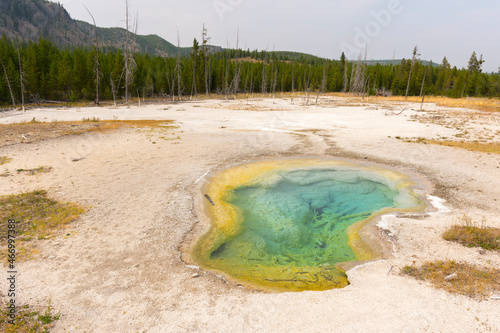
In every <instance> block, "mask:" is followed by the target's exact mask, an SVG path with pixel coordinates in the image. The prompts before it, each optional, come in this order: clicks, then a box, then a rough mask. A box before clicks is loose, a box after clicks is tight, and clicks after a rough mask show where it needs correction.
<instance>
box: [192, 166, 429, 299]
mask: <svg viewBox="0 0 500 333" xmlns="http://www.w3.org/2000/svg"><path fill="white" fill-rule="evenodd" d="M325 167H336V168H339V169H352V170H358V171H364V172H367V175H373V176H374V177H375V178H377V179H378V180H381V181H383V182H385V183H388V184H389V186H390V185H391V184H395V185H396V186H395V187H394V189H395V190H397V191H398V192H400V193H403V194H404V195H405V196H406V200H411V201H412V203H413V204H414V205H413V206H412V207H409V208H390V207H389V208H383V209H380V210H379V211H377V212H375V213H374V214H372V215H371V216H370V217H368V218H367V219H364V220H361V221H358V222H356V223H354V224H353V225H351V226H349V227H348V229H347V236H348V245H349V246H350V247H351V249H352V250H353V252H354V254H355V257H356V260H357V261H355V262H353V261H349V262H339V263H337V264H336V265H335V268H336V269H338V270H339V271H340V272H341V273H345V271H346V270H347V269H350V268H352V267H353V266H356V265H357V264H360V263H363V262H367V261H370V260H374V259H380V258H383V257H384V256H386V255H387V254H388V253H387V252H389V251H388V250H387V249H386V248H384V246H383V245H381V244H382V243H388V241H387V240H385V239H384V240H382V239H380V237H378V236H376V237H372V236H373V235H370V237H366V235H365V236H362V235H360V233H361V231H364V229H366V227H369V226H372V225H373V224H374V221H376V220H377V218H378V217H380V216H382V215H386V214H388V213H391V212H396V211H397V212H423V211H425V210H426V209H427V207H428V204H427V200H426V199H425V198H424V197H423V196H421V195H419V194H417V193H416V192H415V188H416V187H417V185H418V184H419V183H423V182H422V179H418V178H417V177H416V176H415V175H413V177H412V176H411V175H410V174H406V173H402V172H399V171H396V170H392V169H389V168H388V167H385V166H381V165H375V164H372V163H366V162H364V161H361V162H358V161H348V160H344V159H329V158H283V159H277V160H261V161H253V162H246V163H243V164H238V165H235V166H232V167H229V168H227V169H224V170H222V171H220V172H217V173H215V174H214V175H212V176H211V177H210V178H209V180H208V183H207V184H205V185H204V186H203V187H202V189H201V190H202V195H208V196H209V198H210V200H211V202H209V201H208V200H206V199H205V198H203V199H202V200H203V202H204V204H203V205H204V212H205V215H206V216H205V217H206V218H208V221H209V223H210V226H209V229H208V231H207V232H206V233H204V234H203V235H201V236H200V237H198V239H197V240H196V241H195V242H194V246H191V249H190V258H191V259H192V260H194V262H196V263H197V264H199V265H200V266H201V267H203V268H205V269H208V270H211V271H215V272H217V273H219V274H222V275H223V276H224V277H225V278H226V279H228V280H230V281H234V282H237V283H244V284H245V285H246V286H248V287H250V288H253V289H259V290H266V291H304V290H326V289H332V288H336V287H335V286H332V285H329V286H327V287H325V286H323V287H322V286H320V285H318V286H316V287H315V288H296V287H283V285H276V284H272V283H266V281H262V280H261V281H257V279H252V278H251V276H247V275H248V274H247V275H245V274H239V275H240V277H234V276H232V275H231V274H229V273H227V272H225V271H224V268H221V267H220V265H214V263H213V262H212V261H211V259H210V256H211V254H212V252H213V251H215V250H217V249H218V248H219V247H220V246H221V245H222V244H223V243H225V242H226V241H227V240H228V239H229V238H231V237H235V236H238V235H239V234H240V233H241V232H242V231H243V224H244V218H243V213H242V210H241V209H240V208H238V207H236V206H235V205H232V204H230V203H228V201H229V199H230V196H231V193H232V191H233V190H234V189H236V188H240V187H244V186H251V185H254V184H259V185H263V184H262V181H263V179H264V178H266V179H269V178H270V179H272V178H273V175H276V176H277V177H279V176H278V173H279V172H280V171H294V170H301V169H308V170H311V169H322V168H325ZM418 180H420V181H418ZM385 245H387V244H385ZM268 269H269V270H270V271H271V270H272V268H268ZM241 276H244V277H243V278H242V277H241ZM346 285H348V281H347V277H345V283H340V284H339V285H338V286H337V288H339V287H345V286H346Z"/></svg>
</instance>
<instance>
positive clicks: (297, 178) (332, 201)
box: [210, 168, 399, 269]
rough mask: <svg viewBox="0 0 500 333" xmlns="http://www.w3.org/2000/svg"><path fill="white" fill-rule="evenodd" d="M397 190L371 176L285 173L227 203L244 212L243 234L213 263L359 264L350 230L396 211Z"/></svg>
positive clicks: (244, 190)
mask: <svg viewBox="0 0 500 333" xmlns="http://www.w3.org/2000/svg"><path fill="white" fill-rule="evenodd" d="M393 187H394V186H393V184H392V185H391V182H390V181H387V180H385V179H384V178H383V177H381V176H377V175H374V174H373V173H369V172H366V171H360V170H348V169H347V170H346V169H342V168H324V169H318V168H311V169H305V170H294V171H280V172H279V173H278V176H276V175H273V177H272V179H262V181H261V182H260V183H259V184H257V185H255V184H252V186H250V187H248V186H245V187H240V188H236V189H234V190H233V192H232V193H231V195H228V197H227V198H226V201H227V202H229V203H231V204H232V205H235V206H237V207H239V208H240V209H241V211H242V212H243V216H244V226H243V228H242V232H241V233H240V234H239V235H237V236H236V237H234V238H231V239H229V240H227V241H226V242H225V243H223V244H222V245H221V246H220V247H219V248H218V249H217V250H216V251H214V252H212V254H211V256H210V258H211V259H212V260H215V261H227V262H226V265H228V264H229V266H233V268H234V269H238V267H241V268H243V267H249V266H250V267H251V266H252V265H255V264H258V265H260V266H269V267H271V266H272V267H280V266H282V267H285V266H286V267H289V266H295V267H320V266H321V267H329V268H330V269H331V267H333V266H334V265H335V264H336V263H338V262H344V261H352V260H356V257H355V255H354V252H353V250H352V249H351V248H350V247H349V245H348V244H347V241H348V237H347V233H346V230H347V228H348V227H349V226H350V225H352V224H354V223H356V222H358V221H361V220H364V219H366V218H368V217H369V216H370V215H372V214H374V213H375V212H377V211H378V210H380V209H382V208H385V207H396V203H395V198H396V197H397V196H398V194H399V191H397V190H396V189H394V188H393ZM235 260H236V261H235ZM236 262H237V264H236ZM231 263H233V264H231Z"/></svg>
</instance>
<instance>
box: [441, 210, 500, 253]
mask: <svg viewBox="0 0 500 333" xmlns="http://www.w3.org/2000/svg"><path fill="white" fill-rule="evenodd" d="M443 238H444V239H445V240H448V241H453V242H457V243H460V244H462V245H464V246H467V247H482V248H483V249H486V250H496V251H500V229H498V228H489V227H487V226H486V222H485V221H483V222H481V223H478V222H475V221H473V220H472V218H471V217H470V216H468V215H463V216H462V217H461V218H460V219H459V223H456V224H454V225H453V226H451V228H449V229H448V230H446V231H445V232H444V234H443Z"/></svg>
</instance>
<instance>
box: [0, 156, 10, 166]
mask: <svg viewBox="0 0 500 333" xmlns="http://www.w3.org/2000/svg"><path fill="white" fill-rule="evenodd" d="M10 161H12V158H10V157H7V156H0V165H3V164H6V163H9V162H10Z"/></svg>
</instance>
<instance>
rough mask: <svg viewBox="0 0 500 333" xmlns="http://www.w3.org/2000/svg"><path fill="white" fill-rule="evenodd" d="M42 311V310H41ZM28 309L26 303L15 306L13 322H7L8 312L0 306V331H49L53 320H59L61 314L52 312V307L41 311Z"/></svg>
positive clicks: (24, 332)
mask: <svg viewBox="0 0 500 333" xmlns="http://www.w3.org/2000/svg"><path fill="white" fill-rule="evenodd" d="M42 311H43V310H42ZM42 311H38V310H33V309H30V307H29V306H28V305H24V306H21V307H19V306H18V307H17V313H16V319H15V321H14V324H11V323H9V320H11V319H10V318H9V313H8V310H7V309H6V307H4V306H2V307H1V308H0V331H1V332H5V333H34V332H49V329H51V328H52V327H53V326H54V321H56V320H59V318H60V316H61V314H60V313H53V310H52V307H51V306H50V305H49V306H48V308H47V309H46V310H45V311H43V313H42Z"/></svg>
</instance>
